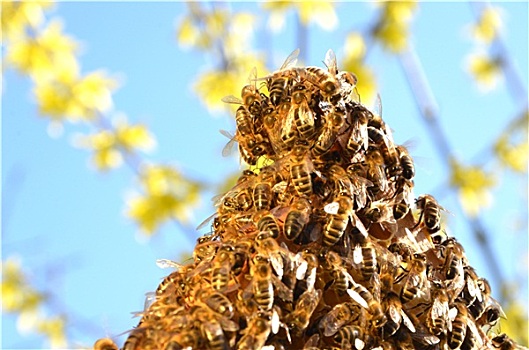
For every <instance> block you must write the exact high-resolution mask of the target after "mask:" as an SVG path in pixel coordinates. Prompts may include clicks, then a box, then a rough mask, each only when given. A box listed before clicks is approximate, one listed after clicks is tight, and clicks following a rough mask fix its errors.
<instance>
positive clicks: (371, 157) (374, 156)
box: [365, 147, 388, 195]
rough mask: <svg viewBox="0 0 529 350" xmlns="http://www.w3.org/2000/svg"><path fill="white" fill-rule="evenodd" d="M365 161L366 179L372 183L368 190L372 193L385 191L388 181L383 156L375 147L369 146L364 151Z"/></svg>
mask: <svg viewBox="0 0 529 350" xmlns="http://www.w3.org/2000/svg"><path fill="white" fill-rule="evenodd" d="M365 163H366V165H367V179H368V180H370V181H371V182H372V183H373V186H371V187H370V188H369V191H370V192H371V193H372V194H373V195H377V194H378V193H379V192H386V189H387V187H388V181H387V178H386V174H385V172H384V164H385V163H384V158H382V154H381V153H380V151H379V150H378V149H376V148H371V147H370V148H369V149H368V150H367V151H366V153H365Z"/></svg>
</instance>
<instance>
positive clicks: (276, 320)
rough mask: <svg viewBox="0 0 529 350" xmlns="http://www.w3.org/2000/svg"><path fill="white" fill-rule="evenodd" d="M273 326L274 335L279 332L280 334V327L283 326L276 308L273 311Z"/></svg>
mask: <svg viewBox="0 0 529 350" xmlns="http://www.w3.org/2000/svg"><path fill="white" fill-rule="evenodd" d="M271 326H272V332H273V333H274V334H277V332H279V327H280V326H281V321H280V320H279V314H278V313H277V310H276V309H275V308H274V310H273V311H272V322H271Z"/></svg>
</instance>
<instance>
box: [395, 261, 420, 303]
mask: <svg viewBox="0 0 529 350" xmlns="http://www.w3.org/2000/svg"><path fill="white" fill-rule="evenodd" d="M403 265H405V266H406V268H405V267H403ZM408 267H409V268H408ZM400 269H402V270H403V271H404V273H401V274H400V275H398V276H396V278H395V283H397V284H398V283H400V282H401V281H403V284H402V289H401V292H400V297H401V299H402V301H403V302H404V303H407V302H409V301H411V300H412V299H414V298H416V297H419V296H421V295H422V294H423V293H424V291H423V289H424V286H425V283H426V282H427V276H426V256H424V255H422V254H414V255H413V258H412V259H411V260H410V262H409V263H404V264H401V266H400Z"/></svg>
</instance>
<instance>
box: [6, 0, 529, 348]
mask: <svg viewBox="0 0 529 350" xmlns="http://www.w3.org/2000/svg"><path fill="white" fill-rule="evenodd" d="M230 7H231V8H232V10H233V11H240V10H248V11H251V12H252V13H254V14H255V15H256V16H264V15H263V11H262V10H261V9H260V8H259V7H258V6H257V5H255V4H254V3H236V4H231V5H230ZM527 7H528V5H527V3H526V2H525V3H523V2H516V3H515V2H512V3H501V8H503V14H504V26H505V28H504V39H505V43H506V46H507V49H508V50H509V52H510V54H511V58H512V59H513V61H514V63H515V65H516V67H517V69H518V72H519V74H520V76H521V77H522V80H523V83H524V86H525V88H526V89H527V76H528V68H527V67H528V58H527V52H528V47H527V43H528V41H529V40H528V27H527V26H528V23H527V18H528V11H527ZM185 11H186V8H185V4H183V3H167V2H163V3H126V2H113V3H105V2H81V3H75V2H67V3H66V2H65V3H59V4H57V5H56V8H55V10H54V11H52V12H51V14H52V15H53V16H58V17H60V18H62V19H63V21H64V24H65V32H66V33H68V34H70V35H71V36H73V37H74V38H75V39H76V40H78V41H80V42H81V43H82V55H81V57H80V60H81V63H82V70H83V72H89V71H92V70H95V69H101V68H103V69H105V70H106V71H108V72H109V73H110V74H111V75H115V76H118V77H120V79H121V81H122V86H121V88H120V89H119V90H117V92H116V93H115V94H114V96H113V97H114V105H115V109H116V110H117V111H120V112H124V113H125V114H126V115H127V116H128V118H129V120H130V121H133V122H142V123H146V124H147V125H148V126H149V129H150V130H151V131H152V132H153V133H154V134H155V135H156V138H157V143H158V147H157V149H156V150H155V151H154V152H153V153H151V154H150V155H149V157H150V159H152V160H153V161H155V162H159V163H171V164H176V165H177V166H178V167H179V169H181V170H182V171H183V172H184V173H185V174H187V175H189V176H191V177H194V178H197V179H199V180H202V181H206V182H210V183H220V182H222V179H224V178H225V177H226V176H228V175H230V174H232V173H233V172H234V171H236V170H237V169H238V168H239V164H238V161H237V160H236V159H235V158H222V157H221V150H222V147H223V146H224V145H225V143H226V141H227V140H226V139H225V138H224V137H223V136H222V135H220V134H219V132H218V130H219V129H226V130H234V122H233V119H232V117H230V116H229V115H227V114H226V115H211V114H210V113H208V111H207V109H206V108H205V106H204V105H203V104H202V103H201V102H200V100H199V99H198V98H197V96H196V95H195V94H194V92H193V91H192V89H191V85H192V82H193V80H194V79H196V77H197V75H198V74H199V73H200V72H201V71H203V70H204V69H206V68H208V66H209V65H210V64H211V62H212V60H211V58H210V57H208V56H207V55H204V54H203V53H202V52H198V51H193V50H184V49H182V48H181V47H179V45H178V43H177V41H176V37H175V28H176V24H177V23H178V20H179V19H180V18H182V16H184V14H185ZM374 11H376V9H375V8H374V7H373V6H371V5H369V4H366V3H340V4H339V5H338V14H339V20H340V22H339V23H340V25H339V27H338V28H336V30H335V31H333V32H325V31H322V30H321V29H320V28H318V27H316V26H314V25H313V26H311V27H310V28H309V34H308V35H309V45H308V47H309V50H308V53H307V56H306V57H307V64H310V65H322V63H321V61H322V60H323V58H324V55H325V52H326V51H327V50H328V49H329V48H332V49H334V50H335V52H336V54H337V56H338V59H339V60H340V57H341V54H342V46H343V40H344V36H345V34H346V33H347V32H348V31H350V30H351V29H362V28H363V27H364V26H365V25H366V24H367V23H369V21H370V19H371V18H373V14H374ZM287 19H288V21H289V22H288V24H287V26H286V27H285V29H284V30H283V31H282V32H281V33H279V34H276V35H273V34H265V33H264V32H263V31H262V30H261V31H260V32H258V33H256V34H255V36H254V39H255V41H254V48H256V49H259V50H267V52H268V54H271V55H272V56H271V57H273V61H274V66H273V67H271V68H272V69H274V68H277V67H279V66H280V65H281V63H282V60H283V59H284V58H285V57H286V56H287V55H288V54H289V53H290V52H291V51H292V50H293V49H295V48H296V47H297V44H296V33H295V26H294V25H293V24H292V22H293V19H294V17H293V16H292V14H290V15H289V16H288V17H287ZM259 20H260V21H261V22H262V23H263V22H265V20H266V17H262V18H260V19H259ZM474 20H475V17H474V15H473V12H472V9H471V6H470V5H469V4H468V3H457V2H456V3H424V4H420V6H419V10H418V12H417V15H416V17H415V19H414V21H413V23H412V32H413V35H412V40H413V43H414V45H415V48H416V50H417V53H418V55H419V57H420V59H421V61H422V64H423V67H424V70H425V73H426V75H427V77H428V79H429V82H430V84H431V88H432V90H433V93H434V95H435V97H436V101H437V103H438V105H439V108H440V118H441V119H440V124H441V126H442V128H443V130H444V132H445V133H446V135H448V141H449V142H450V144H451V146H452V147H453V150H454V152H455V154H456V155H457V156H458V157H459V158H460V160H461V161H463V162H470V161H472V162H474V161H475V162H478V163H480V162H484V161H486V160H487V158H483V157H481V156H480V155H482V154H483V151H484V150H486V149H487V147H489V146H490V144H491V143H492V140H494V139H496V138H497V137H498V136H499V134H500V132H501V130H502V129H503V128H505V127H506V125H507V124H508V122H509V121H510V120H511V119H512V118H513V117H514V116H515V115H517V114H518V113H519V111H520V110H521V108H522V106H523V104H522V103H520V101H513V99H512V97H511V95H510V94H509V92H508V90H507V89H506V85H505V82H504V83H503V84H502V85H500V86H499V88H498V89H496V90H495V91H493V92H489V93H487V94H484V93H482V92H480V91H479V89H478V88H477V87H476V85H475V83H474V82H473V81H472V80H471V79H470V77H469V75H468V74H467V73H466V72H465V71H464V62H465V57H466V56H467V55H468V54H469V53H470V52H472V51H473V47H474V44H473V42H472V41H471V40H470V38H469V35H468V34H466V32H465V28H467V27H468V25H469V24H470V23H471V22H472V21H474ZM262 23H261V24H262ZM260 28H261V29H262V28H263V27H262V26H261V27H260ZM263 43H266V44H263ZM368 64H369V65H370V66H371V67H372V68H373V70H374V71H376V73H377V79H378V84H379V91H380V95H381V97H382V102H383V116H384V119H385V120H386V122H387V123H388V124H389V125H390V127H391V128H392V130H393V136H394V139H395V141H396V142H397V143H399V144H401V143H404V142H407V141H409V140H411V141H412V143H413V146H412V147H410V149H411V153H412V155H413V156H414V157H416V163H417V169H418V170H417V175H416V178H415V185H416V187H415V195H416V196H418V195H420V194H422V193H431V194H433V195H434V196H436V197H437V198H438V200H439V202H440V203H441V205H442V206H443V207H445V208H446V209H447V210H449V212H450V213H451V214H450V215H448V216H447V220H448V221H449V225H450V230H451V233H452V234H453V235H455V236H456V237H457V238H458V239H459V240H460V241H461V242H462V243H463V245H464V247H466V252H467V256H468V257H469V260H470V262H471V264H472V265H474V266H475V267H476V268H477V270H478V273H479V274H480V275H482V276H484V277H487V278H489V277H488V276H489V274H490V271H488V269H487V265H486V264H485V261H484V258H483V257H482V256H481V253H480V251H479V250H478V249H477V245H476V243H475V241H474V239H473V237H472V236H471V233H470V231H469V230H468V225H467V223H466V221H465V220H464V219H463V213H462V212H461V211H460V209H459V205H458V204H457V200H456V197H455V195H454V193H453V192H450V191H448V192H447V191H446V190H445V189H446V184H447V175H448V171H447V168H446V167H445V166H444V165H443V163H442V162H441V161H440V159H439V157H438V156H437V153H436V150H435V148H434V145H433V142H432V141H431V139H430V136H429V134H428V133H427V129H426V127H425V124H424V122H423V121H422V119H421V117H420V115H419V113H418V109H417V107H416V105H415V101H414V99H413V95H412V94H411V92H410V89H409V87H408V85H407V82H406V78H405V76H404V74H403V71H402V69H401V66H400V64H399V62H398V60H397V58H396V57H395V56H392V55H390V54H388V53H385V52H384V51H383V50H382V49H381V48H380V46H376V47H373V48H372V49H371V51H370V54H369V59H368ZM3 77H4V78H3V80H4V81H3V89H4V90H3V98H2V100H3V101H2V102H3V104H2V202H3V203H2V204H3V205H2V255H3V258H4V259H5V258H7V257H9V256H12V255H17V256H19V257H20V258H21V260H22V263H23V266H24V268H26V269H27V271H28V272H29V273H30V274H31V276H32V282H34V283H35V285H36V286H37V287H39V288H41V289H42V290H45V291H47V292H50V293H52V294H51V295H52V301H53V305H54V312H63V311H64V312H71V314H70V315H71V319H70V321H71V327H70V328H69V329H68V331H69V338H70V339H71V340H74V341H76V343H75V344H85V345H91V344H92V343H93V341H94V340H95V339H97V338H98V337H102V336H106V335H108V336H115V335H117V334H119V333H121V332H124V331H126V330H127V329H130V328H131V327H132V326H134V325H135V324H136V323H137V320H135V319H131V314H130V312H133V311H139V310H141V309H142V307H143V301H144V294H145V293H146V292H149V291H153V290H154V289H155V288H156V286H157V284H158V283H159V282H160V279H161V278H162V277H163V276H164V275H166V274H167V273H168V271H164V270H161V269H159V268H158V267H157V266H156V264H155V261H156V259H159V258H169V259H178V257H179V256H180V255H181V254H182V253H185V252H190V251H191V250H192V247H193V244H194V241H195V239H196V237H198V235H200V234H202V233H204V232H202V233H196V234H195V235H194V236H192V237H189V236H188V237H186V236H185V233H183V232H182V231H181V230H180V229H179V227H178V226H176V225H174V224H167V225H165V226H164V227H163V228H162V229H161V230H160V232H159V233H158V234H157V235H156V236H155V237H154V238H152V239H151V240H150V241H148V242H142V241H139V240H137V239H136V237H137V231H138V230H137V227H136V226H135V225H134V223H133V222H131V221H129V220H128V219H127V218H126V217H125V216H124V215H123V211H124V208H125V204H124V200H125V197H126V196H127V194H128V193H129V192H130V191H131V190H133V189H134V188H135V187H137V183H135V180H134V175H133V173H132V172H131V171H130V170H129V169H127V168H126V167H122V168H120V169H118V170H114V171H110V172H108V173H99V172H97V171H95V170H92V169H90V167H89V166H88V162H89V156H90V154H89V153H88V152H86V151H84V150H80V149H77V148H74V147H73V146H72V142H71V136H72V135H74V134H75V133H76V132H78V131H83V130H85V129H83V128H82V127H80V126H67V127H66V130H65V133H64V135H63V136H62V137H60V138H57V139H52V138H50V137H49V136H48V135H47V133H46V129H47V126H48V121H47V120H46V119H45V118H41V117H39V116H38V115H37V111H36V107H35V104H34V101H33V100H32V97H31V84H30V82H29V81H28V79H27V78H25V77H23V76H21V75H19V74H18V73H16V72H14V71H12V70H9V69H8V70H5V72H3ZM526 103H527V102H526ZM214 194H215V193H213V192H210V193H207V194H205V196H204V198H203V199H202V205H201V207H200V208H198V209H197V210H196V211H195V213H194V219H193V222H192V223H191V225H190V226H191V227H196V226H197V225H198V224H199V223H200V222H201V221H202V220H203V219H204V218H206V217H207V216H209V215H210V214H211V213H212V212H213V211H214V208H213V206H212V204H211V202H210V200H209V198H211V196H213V195H214ZM494 195H495V200H494V203H493V205H492V206H491V207H490V208H488V209H486V210H485V211H484V212H483V214H482V219H483V222H484V223H485V225H486V228H487V230H488V233H489V237H488V238H489V239H490V241H491V244H492V246H493V247H494V248H495V253H496V256H497V257H498V258H499V259H500V261H499V263H500V266H501V268H502V269H503V270H504V272H505V275H506V277H508V280H510V281H517V282H518V283H520V287H521V288H522V289H521V291H520V293H519V295H520V298H522V299H523V300H525V305H527V264H528V262H527V246H528V243H527V238H528V237H527V236H528V235H527V222H526V221H527V216H525V217H524V216H522V217H521V218H520V220H522V221H523V223H525V226H524V228H523V229H521V230H516V229H515V228H513V225H512V222H513V220H515V219H516V217H517V216H520V215H523V210H524V209H523V208H525V210H527V181H526V179H525V180H524V179H521V178H520V177H515V176H512V175H511V174H510V173H507V172H504V173H503V176H502V178H501V180H500V185H499V186H498V188H497V189H495V190H494ZM520 209H521V210H522V212H521V213H520ZM525 214H527V213H525ZM489 279H490V278H489ZM493 288H494V289H495V290H497V288H498V287H497V286H493ZM496 295H497V294H496ZM2 321H3V322H2V341H3V344H2V345H3V348H5V349H9V348H42V347H43V346H44V345H43V343H42V340H41V339H40V338H38V337H35V336H31V335H29V336H27V337H21V336H19V335H17V332H16V327H15V326H16V325H15V319H14V318H13V317H12V316H9V315H7V316H6V315H4V314H3V315H2ZM121 342H122V340H121Z"/></svg>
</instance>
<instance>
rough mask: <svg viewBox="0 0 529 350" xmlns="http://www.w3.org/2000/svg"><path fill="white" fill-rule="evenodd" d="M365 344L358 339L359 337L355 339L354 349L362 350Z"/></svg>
mask: <svg viewBox="0 0 529 350" xmlns="http://www.w3.org/2000/svg"><path fill="white" fill-rule="evenodd" d="M365 346H366V343H365V342H364V341H363V340H362V339H359V338H356V339H355V349H356V350H362V349H364V347H365ZM342 349H343V348H342Z"/></svg>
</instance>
